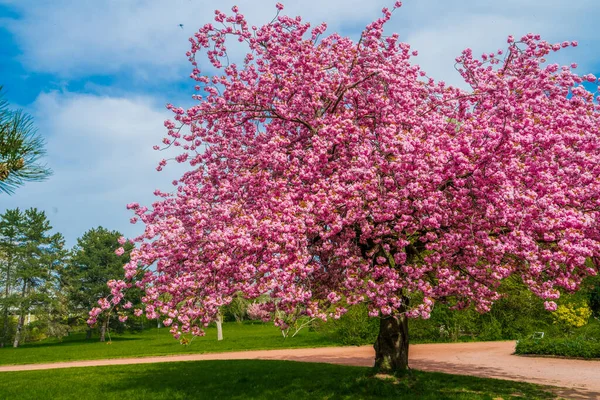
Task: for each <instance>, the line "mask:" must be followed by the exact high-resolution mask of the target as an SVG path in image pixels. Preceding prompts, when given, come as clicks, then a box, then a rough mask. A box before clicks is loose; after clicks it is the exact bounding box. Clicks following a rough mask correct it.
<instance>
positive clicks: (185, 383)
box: [103, 360, 554, 400]
mask: <svg viewBox="0 0 600 400" xmlns="http://www.w3.org/2000/svg"><path fill="white" fill-rule="evenodd" d="M132 367H134V366H129V368H126V367H110V368H108V369H107V370H106V371H105V372H106V373H107V374H111V375H112V376H113V378H116V379H111V380H110V381H109V382H107V383H105V384H104V385H103V398H105V399H107V398H108V399H110V398H115V399H116V398H144V399H167V398H168V399H280V398H281V399H307V398H310V399H313V398H314V399H321V398H327V399H382V398H390V399H391V398H393V399H432V400H433V399H436V400H437V399H442V400H443V399H490V400H491V399H494V398H503V399H505V400H506V399H510V398H527V399H549V398H553V397H554V396H553V395H552V394H551V393H550V392H548V391H546V390H544V389H543V388H540V387H539V386H536V385H531V384H527V383H521V382H510V381H502V380H494V379H481V378H473V377H466V376H457V375H447V374H441V373H425V372H420V371H412V372H411V373H410V374H409V375H407V376H405V377H403V378H393V377H389V378H384V379H381V378H380V377H376V376H373V373H372V370H371V369H369V368H360V367H347V366H340V365H329V364H313V363H299V362H292V361H256V360H236V361H202V362H186V363H161V364H151V365H147V366H144V368H140V366H137V370H134V368H135V367H134V368H132Z"/></svg>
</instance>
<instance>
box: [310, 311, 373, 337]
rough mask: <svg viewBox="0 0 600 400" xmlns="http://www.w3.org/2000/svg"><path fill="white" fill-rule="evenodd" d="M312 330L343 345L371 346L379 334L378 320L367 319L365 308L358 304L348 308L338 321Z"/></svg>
mask: <svg viewBox="0 0 600 400" xmlns="http://www.w3.org/2000/svg"><path fill="white" fill-rule="evenodd" d="M313 329H314V330H317V331H320V332H323V333H325V334H328V335H330V336H331V337H333V338H334V339H335V340H336V341H337V342H338V343H341V344H343V345H349V346H359V345H363V344H373V343H375V339H377V334H378V333H379V318H372V317H369V314H368V311H367V307H366V306H365V305H364V304H359V305H356V306H351V307H349V308H348V312H347V313H346V314H344V315H343V316H342V317H341V318H340V319H337V320H336V319H331V320H329V321H327V322H325V323H319V324H316V325H315V326H313Z"/></svg>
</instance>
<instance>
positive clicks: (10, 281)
mask: <svg viewBox="0 0 600 400" xmlns="http://www.w3.org/2000/svg"><path fill="white" fill-rule="evenodd" d="M22 225H23V213H22V211H21V210H19V209H18V208H16V209H14V210H6V211H5V212H4V213H3V214H2V215H0V251H1V252H2V259H1V260H0V266H1V269H0V274H1V275H0V284H1V285H2V296H1V297H0V301H1V302H2V332H1V333H0V347H4V346H5V345H6V343H7V342H8V340H9V337H12V333H11V332H10V326H11V322H12V320H11V312H12V311H13V309H14V307H15V305H16V292H15V290H16V288H15V285H16V279H17V277H16V269H17V262H19V260H20V257H19V250H20V247H19V243H20V242H21V241H22V239H23V226H22Z"/></svg>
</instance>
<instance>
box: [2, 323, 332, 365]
mask: <svg viewBox="0 0 600 400" xmlns="http://www.w3.org/2000/svg"><path fill="white" fill-rule="evenodd" d="M84 336H85V335H84V334H76V335H71V336H69V337H66V338H64V340H63V341H62V342H58V341H56V340H44V341H41V342H38V343H31V344H26V345H24V346H22V347H20V348H17V349H13V348H4V349H0V365H7V364H31V363H44V362H54V361H73V360H94V359H103V358H123V357H144V356H155V355H167V354H189V353H215V352H224V351H236V350H263V349H280V348H297V347H325V346H339V344H338V343H336V342H334V341H333V340H332V339H329V338H328V337H327V336H325V335H323V334H319V333H317V332H309V331H308V330H307V329H304V330H302V331H300V333H299V334H298V335H297V336H296V337H294V338H287V339H285V340H284V338H283V337H282V335H281V331H280V330H279V329H278V328H275V327H274V326H273V325H268V324H264V325H263V324H256V325H246V324H236V323H225V324H224V326H223V336H224V340H223V341H221V342H219V341H217V334H216V329H215V328H209V329H207V332H206V336H204V337H200V338H196V339H194V341H193V342H192V343H191V344H190V345H189V346H182V345H181V344H179V342H178V341H177V340H175V339H173V336H171V334H170V333H169V331H168V328H161V329H156V328H154V329H150V330H147V331H144V332H143V333H137V334H130V333H128V334H123V335H112V344H107V343H100V342H98V338H93V339H92V340H85V337H84Z"/></svg>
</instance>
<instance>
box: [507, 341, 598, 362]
mask: <svg viewBox="0 0 600 400" xmlns="http://www.w3.org/2000/svg"><path fill="white" fill-rule="evenodd" d="M515 353H516V354H535V355H547V356H561V357H581V358H600V341H599V340H598V339H596V340H594V339H585V338H583V337H577V338H574V339H550V338H543V339H523V340H519V341H517V346H516V349H515Z"/></svg>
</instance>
